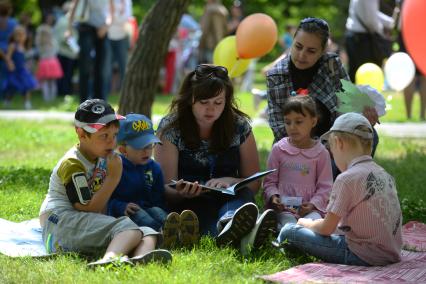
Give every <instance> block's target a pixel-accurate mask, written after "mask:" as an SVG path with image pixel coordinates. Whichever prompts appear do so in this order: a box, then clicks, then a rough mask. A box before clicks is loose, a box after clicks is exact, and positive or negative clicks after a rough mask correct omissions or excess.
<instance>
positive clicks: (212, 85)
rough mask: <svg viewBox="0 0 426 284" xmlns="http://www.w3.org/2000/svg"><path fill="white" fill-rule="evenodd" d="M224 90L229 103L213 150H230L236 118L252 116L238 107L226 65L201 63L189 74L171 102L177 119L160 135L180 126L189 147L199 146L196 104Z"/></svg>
mask: <svg viewBox="0 0 426 284" xmlns="http://www.w3.org/2000/svg"><path fill="white" fill-rule="evenodd" d="M222 92H225V107H224V109H223V112H222V114H221V115H220V117H219V118H218V119H217V120H216V121H215V122H214V124H213V130H212V135H211V143H210V151H212V152H220V151H223V150H226V149H227V148H228V147H229V145H230V144H231V141H232V138H233V136H234V134H235V120H236V118H237V117H238V116H243V117H246V118H248V116H247V115H246V114H245V113H243V112H242V111H240V110H238V108H237V105H236V102H235V98H234V88H233V86H232V82H231V80H230V79H229V77H228V70H227V69H226V68H225V67H223V66H216V65H212V64H200V65H198V66H197V67H196V68H195V70H194V71H192V72H190V73H189V74H188V75H187V76H186V77H185V79H184V81H183V83H182V86H181V88H180V91H179V94H178V95H177V97H176V98H175V99H174V100H173V102H172V104H171V106H170V111H169V114H170V115H171V116H172V117H173V118H174V121H172V122H171V123H170V124H168V125H166V126H165V127H164V128H163V129H162V130H161V131H160V137H161V136H162V135H163V133H165V132H166V131H167V130H168V129H172V128H177V129H179V130H180V133H181V135H182V139H183V140H184V142H185V145H186V146H187V147H188V148H190V149H196V148H198V147H199V146H200V143H201V139H200V131H199V127H198V124H197V122H196V121H195V117H194V114H193V113H192V105H193V104H194V103H196V102H198V101H201V100H206V99H210V98H214V97H216V96H218V95H220V94H221V93H222Z"/></svg>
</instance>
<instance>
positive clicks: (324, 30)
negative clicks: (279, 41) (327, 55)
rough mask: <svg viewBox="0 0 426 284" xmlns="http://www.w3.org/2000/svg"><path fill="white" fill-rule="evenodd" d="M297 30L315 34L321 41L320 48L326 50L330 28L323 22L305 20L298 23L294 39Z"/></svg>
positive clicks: (319, 20) (313, 19) (317, 19)
mask: <svg viewBox="0 0 426 284" xmlns="http://www.w3.org/2000/svg"><path fill="white" fill-rule="evenodd" d="M299 30H302V31H304V32H307V33H311V34H316V35H317V36H318V37H319V38H320V39H321V46H322V48H323V49H325V48H326V46H327V42H328V39H329V38H330V28H329V27H328V24H327V22H326V21H325V20H323V19H319V18H305V19H303V20H301V21H300V23H299V26H298V27H297V30H296V32H295V33H294V37H296V35H297V33H298V32H299Z"/></svg>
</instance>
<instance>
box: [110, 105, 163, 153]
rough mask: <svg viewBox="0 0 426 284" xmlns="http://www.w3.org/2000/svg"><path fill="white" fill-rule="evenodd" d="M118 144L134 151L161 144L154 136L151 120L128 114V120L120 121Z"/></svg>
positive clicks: (139, 115) (142, 116) (135, 114)
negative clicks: (126, 145)
mask: <svg viewBox="0 0 426 284" xmlns="http://www.w3.org/2000/svg"><path fill="white" fill-rule="evenodd" d="M117 142H118V143H125V144H128V145H130V146H131V147H132V148H134V149H142V148H145V147H146V146H148V145H149V144H154V143H159V144H161V141H160V139H158V138H157V136H155V134H154V129H153V128H152V122H151V120H150V119H149V118H148V117H146V116H145V115H142V114H137V113H131V114H128V115H127V116H126V119H124V120H120V130H119V132H118V135H117Z"/></svg>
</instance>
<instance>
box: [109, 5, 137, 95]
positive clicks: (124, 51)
mask: <svg viewBox="0 0 426 284" xmlns="http://www.w3.org/2000/svg"><path fill="white" fill-rule="evenodd" d="M113 1H114V11H113V14H112V15H111V25H109V27H108V33H107V48H106V56H105V58H106V59H105V60H106V64H105V68H106V73H107V74H106V78H108V80H107V81H106V82H105V87H106V90H105V93H109V92H110V90H111V80H110V79H111V77H112V71H113V66H114V63H117V67H118V74H119V82H118V89H120V88H121V83H122V82H123V79H124V73H125V71H126V65H127V57H128V53H129V48H130V39H129V32H128V24H129V21H130V19H131V17H132V13H133V12H132V0H113Z"/></svg>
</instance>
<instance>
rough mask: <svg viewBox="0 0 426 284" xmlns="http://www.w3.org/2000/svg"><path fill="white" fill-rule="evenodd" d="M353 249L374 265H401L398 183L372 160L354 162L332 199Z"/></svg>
mask: <svg viewBox="0 0 426 284" xmlns="http://www.w3.org/2000/svg"><path fill="white" fill-rule="evenodd" d="M327 211H328V212H332V213H334V214H336V215H338V216H339V217H341V218H342V219H341V220H340V223H339V228H340V229H341V230H342V231H343V232H345V237H346V242H347V244H348V246H349V249H350V250H351V251H352V252H353V253H355V254H356V255H357V256H358V257H359V258H361V259H362V260H364V261H366V262H367V263H369V264H371V265H386V264H389V263H395V262H398V261H400V259H401V257H400V253H401V247H402V235H401V223H402V215H401V208H400V206H399V200H398V196H397V192H396V186H395V180H394V178H393V177H392V176H391V175H389V174H388V173H387V172H386V171H385V170H384V169H383V168H382V167H380V166H379V165H377V164H376V163H375V162H374V161H373V159H372V158H371V157H370V156H361V157H358V158H355V159H354V160H352V161H351V163H350V164H349V166H348V169H347V170H346V171H344V172H343V173H341V174H340V175H339V176H338V177H337V179H336V181H335V183H334V185H333V190H332V192H331V195H330V203H329V204H328V207H327Z"/></svg>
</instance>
